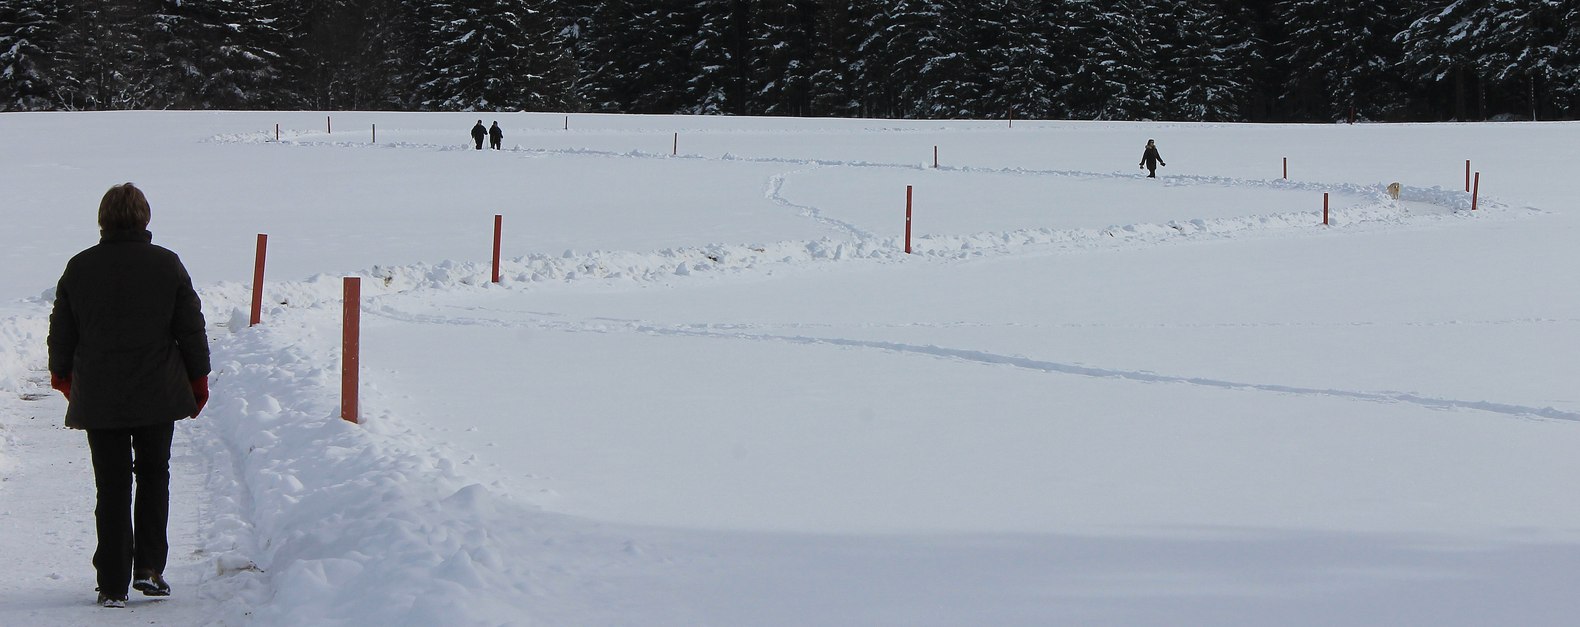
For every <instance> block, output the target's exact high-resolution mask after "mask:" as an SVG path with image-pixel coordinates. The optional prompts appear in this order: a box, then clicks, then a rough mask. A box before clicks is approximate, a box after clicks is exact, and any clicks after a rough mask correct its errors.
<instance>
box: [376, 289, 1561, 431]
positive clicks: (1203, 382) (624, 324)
mask: <svg viewBox="0 0 1580 627" xmlns="http://www.w3.org/2000/svg"><path fill="white" fill-rule="evenodd" d="M371 313H373V315H378V316H381V317H384V318H387V319H390V320H395V321H398V322H409V323H416V324H456V325H468V326H489V327H522V326H529V325H531V326H536V327H538V328H540V329H545V330H555V331H564V332H570V333H610V332H636V333H646V334H650V335H657V336H668V337H705V338H714V339H736V340H748V341H758V342H781V343H789V344H800V345H804V346H836V347H842V348H862V349H875V350H883V351H889V352H895V353H903V354H910V355H924V356H930V357H937V358H943V359H953V360H957V361H963V362H970V363H976V364H985V365H993V366H1009V367H1014V368H1020V369H1024V370H1032V371H1036V372H1044V373H1049V374H1063V375H1072V376H1081V377H1090V378H1098V379H1121V380H1126V381H1137V382H1141V383H1177V384H1185V385H1193V386H1199V387H1210V388H1219V389H1225V390H1237V391H1250V392H1270V393H1275V394H1293V395H1300V396H1320V397H1330V398H1342V399H1350V400H1358V401H1370V402H1378V403H1408V404H1411V405H1418V406H1422V407H1427V408H1430V409H1439V410H1476V411H1484V412H1489V413H1494V414H1502V415H1506V416H1515V417H1534V418H1545V419H1549V420H1570V421H1580V412H1569V411H1563V410H1560V409H1556V408H1553V407H1531V406H1526V405H1515V404H1510V403H1496V402H1490V401H1466V400H1456V399H1447V398H1436V397H1431V396H1423V395H1420V394H1414V393H1411V392H1392V391H1382V392H1363V391H1353V390H1339V389H1333V388H1312V387H1301V386H1292V385H1280V384H1273V383H1245V382H1238V381H1227V380H1223V379H1211V378H1206V377H1188V376H1179V375H1165V374H1157V373H1153V372H1147V371H1140V370H1117V369H1112V368H1095V367H1091V366H1080V365H1076V364H1067V363H1060V362H1054V361H1044V360H1038V359H1032V358H1029V357H1018V356H1013V355H1001V354H997V353H990V352H987V351H979V350H972V349H960V348H947V347H942V346H937V345H920V344H905V343H901V342H884V341H876V340H853V339H844V338H826V337H812V336H806V335H775V334H770V333H741V332H719V331H715V330H709V329H702V328H695V327H691V328H687V327H675V326H660V325H653V324H644V323H640V322H631V321H618V320H610V321H609V324H592V323H586V322H582V323H578V322H567V321H532V322H517V321H510V320H500V319H496V318H454V317H445V316H438V315H431V314H414V313H408V312H402V311H399V310H397V309H394V308H392V307H390V306H388V305H385V306H383V307H380V308H376V309H374V310H373V311H372V312H371Z"/></svg>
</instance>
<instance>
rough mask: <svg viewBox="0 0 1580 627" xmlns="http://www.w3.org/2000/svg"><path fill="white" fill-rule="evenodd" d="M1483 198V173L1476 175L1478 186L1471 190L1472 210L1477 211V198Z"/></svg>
mask: <svg viewBox="0 0 1580 627" xmlns="http://www.w3.org/2000/svg"><path fill="white" fill-rule="evenodd" d="M1479 196H1481V173H1480V172H1477V173H1476V184H1475V186H1474V187H1472V188H1470V210H1471V211H1475V210H1476V198H1477V197H1479Z"/></svg>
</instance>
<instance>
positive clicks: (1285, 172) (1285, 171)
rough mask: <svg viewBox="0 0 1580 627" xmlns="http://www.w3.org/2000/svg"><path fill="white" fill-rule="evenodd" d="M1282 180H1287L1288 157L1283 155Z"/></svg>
mask: <svg viewBox="0 0 1580 627" xmlns="http://www.w3.org/2000/svg"><path fill="white" fill-rule="evenodd" d="M1284 180H1286V181H1287V180H1289V157H1284Z"/></svg>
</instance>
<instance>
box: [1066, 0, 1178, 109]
mask: <svg viewBox="0 0 1580 627" xmlns="http://www.w3.org/2000/svg"><path fill="white" fill-rule="evenodd" d="M1144 8H1145V7H1144V5H1143V4H1142V2H1141V0H1114V1H1111V2H1098V1H1096V0H1066V2H1065V13H1066V15H1067V16H1068V19H1069V23H1068V24H1069V28H1068V31H1067V32H1066V33H1065V34H1064V41H1065V46H1066V54H1067V55H1068V58H1070V59H1071V61H1072V65H1071V66H1070V67H1069V69H1068V70H1067V72H1066V74H1067V75H1068V76H1069V82H1067V83H1066V84H1065V85H1064V86H1063V87H1062V88H1061V90H1060V94H1059V98H1060V100H1061V101H1063V103H1064V106H1065V107H1067V111H1068V114H1069V115H1070V116H1071V117H1074V118H1085V119H1095V120H1149V119H1155V118H1157V117H1158V116H1159V115H1160V114H1161V113H1162V108H1163V107H1162V94H1161V93H1160V92H1161V89H1160V88H1159V86H1158V85H1157V84H1155V83H1154V81H1153V76H1154V72H1153V71H1152V67H1151V59H1152V58H1153V55H1152V54H1151V44H1150V42H1148V40H1147V29H1146V22H1145V19H1146V18H1145V10H1144Z"/></svg>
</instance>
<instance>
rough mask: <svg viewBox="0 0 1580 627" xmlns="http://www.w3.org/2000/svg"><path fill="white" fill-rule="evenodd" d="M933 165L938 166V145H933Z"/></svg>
mask: <svg viewBox="0 0 1580 627" xmlns="http://www.w3.org/2000/svg"><path fill="white" fill-rule="evenodd" d="M933 167H935V168H936V167H938V146H937V145H936V144H934V145H933Z"/></svg>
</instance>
